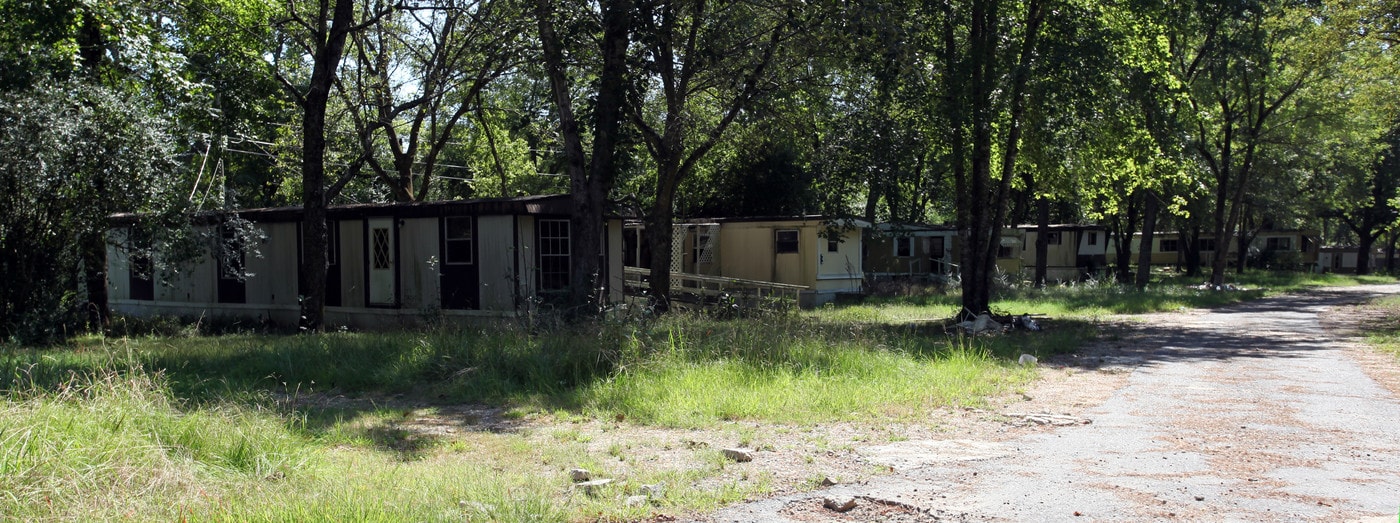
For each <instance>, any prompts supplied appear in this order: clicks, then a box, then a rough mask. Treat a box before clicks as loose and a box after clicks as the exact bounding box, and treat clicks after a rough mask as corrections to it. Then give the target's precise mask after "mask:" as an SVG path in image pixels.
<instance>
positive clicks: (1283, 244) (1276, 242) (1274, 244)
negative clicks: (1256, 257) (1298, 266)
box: [1264, 237, 1293, 251]
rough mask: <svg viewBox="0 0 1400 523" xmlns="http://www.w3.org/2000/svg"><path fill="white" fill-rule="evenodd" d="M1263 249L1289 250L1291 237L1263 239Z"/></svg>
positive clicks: (1290, 248) (1291, 241) (1291, 245)
mask: <svg viewBox="0 0 1400 523" xmlns="http://www.w3.org/2000/svg"><path fill="white" fill-rule="evenodd" d="M1264 250H1266V251H1291V250H1293V238H1287V237H1285V238H1269V239H1266V240H1264Z"/></svg>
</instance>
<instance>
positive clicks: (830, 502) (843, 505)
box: [822, 498, 856, 512]
mask: <svg viewBox="0 0 1400 523" xmlns="http://www.w3.org/2000/svg"><path fill="white" fill-rule="evenodd" d="M822 506H823V507H826V508H828V509H830V510H834V511H836V512H850V511H851V509H853V508H856V498H822Z"/></svg>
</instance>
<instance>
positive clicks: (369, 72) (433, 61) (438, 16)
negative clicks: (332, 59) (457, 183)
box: [337, 0, 526, 201]
mask: <svg viewBox="0 0 1400 523" xmlns="http://www.w3.org/2000/svg"><path fill="white" fill-rule="evenodd" d="M520 7H521V6H520V4H519V3H517V2H513V1H511V0H446V1H442V2H436V3H435V4H434V5H432V6H430V7H424V8H414V9H403V10H400V11H398V12H397V13H395V15H393V16H390V17H386V18H385V20H383V21H382V22H381V23H379V24H376V25H374V26H373V27H370V28H367V29H366V30H365V31H361V32H359V33H356V34H355V35H354V36H353V37H352V38H351V44H350V45H351V47H352V53H351V56H350V59H349V60H348V63H347V65H346V69H347V71H346V72H345V74H344V75H342V79H341V81H340V82H338V83H337V85H338V86H340V89H339V92H340V93H341V94H342V96H344V98H345V105H346V107H347V109H348V112H349V113H350V116H351V118H352V120H353V121H354V124H355V128H356V130H357V133H356V134H357V135H358V136H363V137H365V138H366V139H363V140H360V146H361V147H362V148H363V151H362V152H363V153H364V156H365V159H366V161H367V162H368V165H369V167H370V170H371V171H372V172H373V173H374V174H375V176H376V177H377V178H378V179H379V181H381V182H382V183H384V184H385V185H386V186H387V187H388V188H389V191H390V194H391V195H392V196H393V198H394V199H395V200H397V201H422V200H424V199H426V198H427V197H428V195H429V194H430V190H431V188H432V186H433V178H434V174H435V172H434V171H435V169H436V167H437V166H438V163H439V160H440V159H441V157H442V155H443V153H444V151H445V150H446V149H447V148H448V146H449V145H450V144H451V143H452V139H453V138H454V134H453V132H454V131H455V130H456V129H457V128H458V124H459V123H461V122H462V121H463V118H470V117H471V116H472V115H475V114H480V113H481V111H482V107H481V105H482V93H483V91H484V90H485V89H486V88H487V86H488V84H489V83H490V82H491V81H492V80H494V79H496V78H497V77H499V76H500V75H502V74H504V73H505V72H506V71H507V70H509V69H510V68H511V67H513V66H514V65H516V64H517V63H518V61H520V60H521V59H522V58H523V57H524V56H526V53H525V49H524V44H523V39H522V38H521V34H522V32H523V31H524V29H525V28H526V19H525V17H524V16H522V15H523V13H522V12H520V11H521V9H520ZM488 138H490V136H489V135H488ZM492 139H494V138H492ZM382 152H387V153H388V154H387V156H388V157H387V158H383V157H382V156H383V154H382Z"/></svg>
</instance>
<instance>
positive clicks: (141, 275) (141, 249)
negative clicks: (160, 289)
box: [127, 227, 156, 301]
mask: <svg viewBox="0 0 1400 523" xmlns="http://www.w3.org/2000/svg"><path fill="white" fill-rule="evenodd" d="M128 237H129V238H131V245H130V246H129V248H128V252H130V253H131V254H130V257H129V258H128V259H130V260H131V267H130V269H131V271H130V272H131V274H130V278H129V281H128V282H127V283H128V284H129V285H130V288H131V296H130V298H131V299H133V300H147V301H150V300H154V299H156V283H155V274H154V272H155V264H154V263H153V262H152V259H151V238H150V235H149V234H147V233H146V232H145V231H144V230H143V229H140V228H138V227H132V228H131V229H130V233H129V236H128Z"/></svg>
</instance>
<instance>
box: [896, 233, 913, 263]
mask: <svg viewBox="0 0 1400 523" xmlns="http://www.w3.org/2000/svg"><path fill="white" fill-rule="evenodd" d="M894 255H895V256H898V257H901V258H907V257H910V256H913V255H914V239H913V238H910V237H908V236H905V237H903V238H895V239H894Z"/></svg>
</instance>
